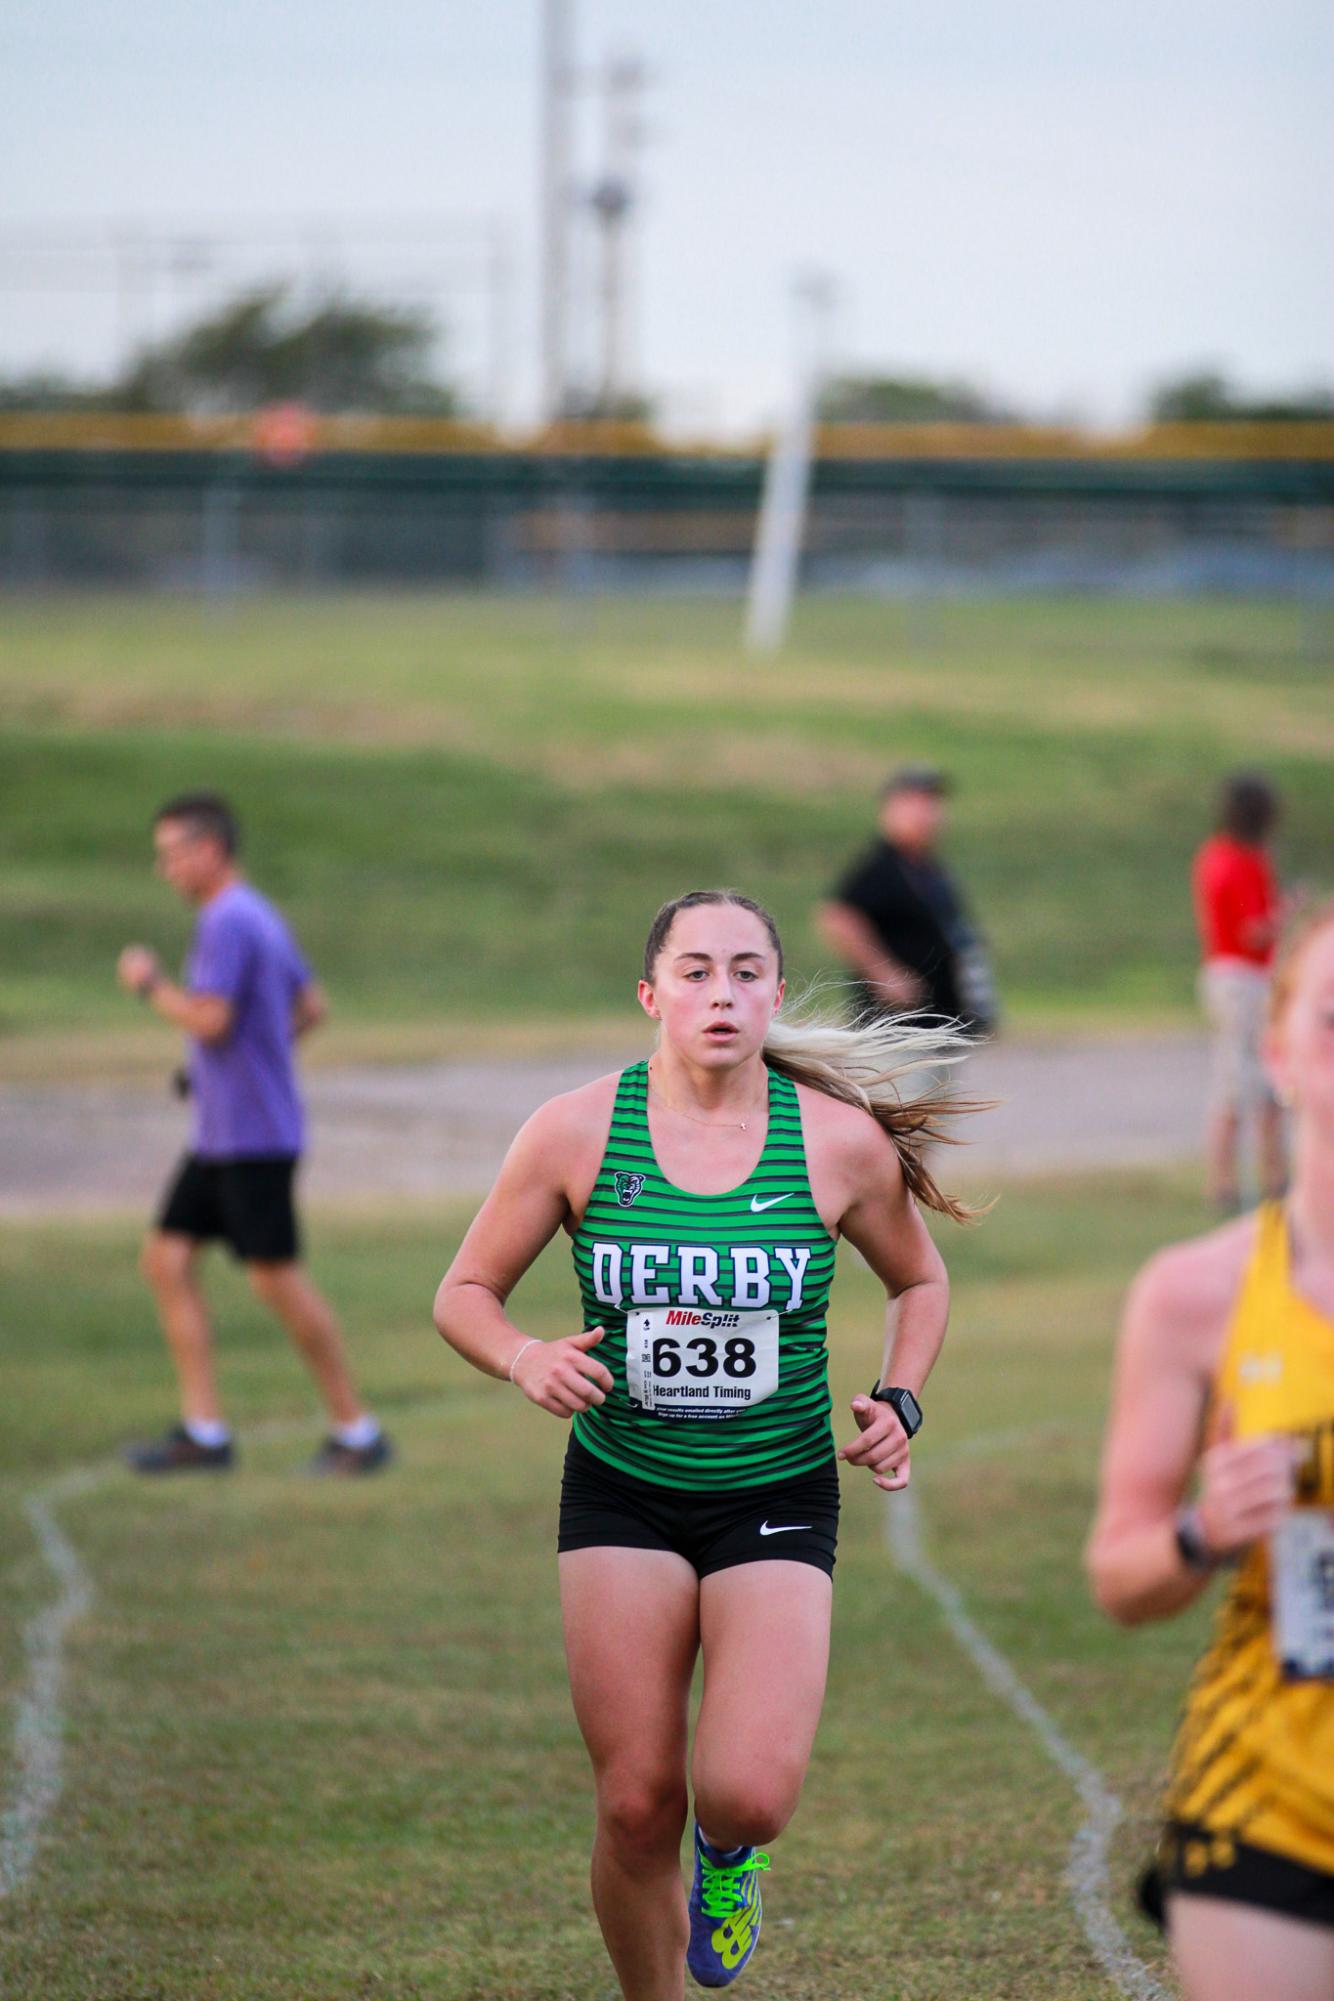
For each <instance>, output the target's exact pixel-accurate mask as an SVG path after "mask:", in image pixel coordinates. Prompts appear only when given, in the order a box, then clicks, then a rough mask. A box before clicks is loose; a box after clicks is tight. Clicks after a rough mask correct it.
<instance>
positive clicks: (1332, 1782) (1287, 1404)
mask: <svg viewBox="0 0 1334 2001" xmlns="http://www.w3.org/2000/svg"><path fill="white" fill-rule="evenodd" d="M1288 1259H1289V1251H1288V1232H1287V1223H1286V1218H1285V1216H1284V1213H1283V1210H1282V1208H1281V1206H1279V1205H1278V1204H1272V1205H1269V1206H1266V1207H1265V1208H1263V1209H1262V1210H1261V1211H1260V1214H1259V1218H1258V1235H1257V1238H1256V1244H1255V1250H1254V1253H1253V1255H1252V1258H1251V1261H1250V1264H1249V1265H1248V1267H1247V1271H1246V1275H1245V1278H1244V1280H1243V1283H1242V1288H1241V1293H1240V1296H1239V1298H1238V1300H1237V1304H1236V1307H1235V1308H1234V1310H1233V1314H1232V1320H1231V1324H1230V1326H1229V1329H1228V1334H1227V1339H1226V1342H1225V1344H1224V1349H1223V1355H1222V1359H1221V1361H1220V1364H1219V1368H1218V1373H1217V1377H1216V1380H1215V1386H1214V1399H1213V1408H1214V1410H1215V1411H1217V1410H1220V1409H1222V1408H1223V1406H1224V1405H1230V1406H1231V1407H1232V1410H1233V1412H1234V1414H1235V1415H1234V1433H1235V1436H1236V1437H1238V1438H1241V1439H1245V1438H1257V1437H1262V1436H1266V1435H1270V1434H1273V1433H1278V1432H1287V1433H1290V1434H1291V1435H1293V1436H1294V1437H1296V1438H1298V1439H1300V1440H1301V1442H1302V1444H1303V1446H1304V1448H1305V1449H1304V1452H1303V1456H1302V1461H1301V1466H1300V1470H1299V1474H1298V1491H1297V1503H1298V1506H1299V1507H1309V1508H1325V1509H1334V1321H1331V1320H1329V1319H1327V1318H1326V1317H1325V1316H1324V1315H1323V1314H1321V1313H1319V1312H1317V1310H1316V1308H1315V1307H1314V1306H1312V1305H1311V1304H1310V1303H1309V1301H1307V1300H1305V1299H1303V1298H1302V1297H1301V1296H1300V1295H1299V1294H1298V1293H1296V1292H1295V1291H1294V1290H1293V1286H1292V1281H1291V1275H1290V1272H1289V1264H1288ZM1271 1561H1272V1559H1271V1554H1270V1551H1269V1549H1268V1548H1267V1547H1266V1546H1264V1545H1257V1546H1256V1547H1254V1548H1253V1549H1251V1550H1250V1552H1249V1553H1248V1555H1247V1556H1246V1558H1245V1560H1244V1562H1243V1563H1242V1564H1241V1566H1240V1568H1239V1569H1238V1570H1237V1571H1236V1572H1235V1573H1234V1575H1233V1577H1232V1580H1231V1585H1230V1588H1229V1590H1228V1595H1227V1598H1226V1599H1225V1601H1224V1603H1223V1605H1222V1606H1221V1607H1220V1610H1219V1615H1218V1620H1217V1624H1216V1626H1215V1629H1214V1634H1213V1639H1212V1642H1211V1644H1210V1647H1209V1650H1208V1652H1207V1653H1206V1654H1205V1656H1204V1658H1203V1660H1202V1661H1201V1662H1200V1664H1199V1666H1198V1668H1197V1669H1196V1671H1195V1675H1194V1678H1193V1680H1192V1682H1191V1685H1190V1689H1189V1692H1188V1694H1187V1698H1186V1707H1185V1713H1184V1716H1183V1718H1182V1722H1181V1727H1180V1731H1179V1733H1178V1737H1177V1741H1176V1746H1175V1750H1174V1752H1173V1758H1172V1770H1171V1777H1170V1780H1169V1784H1168V1790H1167V1798H1166V1808H1167V1818H1168V1822H1169V1826H1173V1825H1175V1827H1176V1828H1177V1829H1178V1830H1182V1829H1189V1830H1190V1832H1189V1835H1187V1836H1185V1846H1186V1851H1187V1852H1185V1853H1183V1854H1181V1855H1179V1856H1176V1857H1174V1858H1173V1861H1174V1863H1175V1867H1176V1871H1177V1872H1179V1876H1178V1880H1181V1879H1184V1882H1185V1883H1187V1884H1188V1883H1189V1880H1190V1878H1191V1877H1192V1876H1195V1877H1199V1876H1202V1875H1204V1874H1205V1873H1206V1872H1208V1871H1212V1870H1216V1869H1223V1870H1226V1869H1228V1868H1229V1867H1230V1866H1231V1863H1232V1860H1233V1857H1234V1854H1235V1849H1236V1845H1237V1844H1246V1845H1247V1846H1248V1847H1253V1848H1260V1849H1268V1850H1270V1851H1272V1852H1274V1853H1275V1854H1278V1855H1281V1856H1284V1857H1287V1858H1289V1859H1291V1860H1292V1861H1294V1862H1298V1863H1301V1864H1303V1865H1304V1866H1305V1867H1306V1868H1309V1869H1316V1870H1320V1871H1322V1872H1324V1873H1326V1874H1329V1875H1331V1876H1334V1682H1331V1681H1328V1680H1321V1681H1295V1680H1291V1679H1289V1678H1288V1677H1287V1676H1285V1674H1284V1671H1283V1668H1282V1664H1281V1662H1280V1660H1279V1655H1278V1649H1277V1647H1276V1645H1275V1640H1274V1630H1273V1609H1274V1608H1273V1592H1272V1583H1273V1580H1272V1576H1271ZM1170 1838H1171V1837H1170V1836H1169V1839H1170ZM1178 1838H1181V1837H1180V1836H1178Z"/></svg>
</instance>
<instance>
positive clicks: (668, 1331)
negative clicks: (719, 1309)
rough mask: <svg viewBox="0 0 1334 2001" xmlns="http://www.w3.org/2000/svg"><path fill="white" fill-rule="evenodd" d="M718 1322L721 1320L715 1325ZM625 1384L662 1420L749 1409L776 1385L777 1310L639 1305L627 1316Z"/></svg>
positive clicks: (733, 1413) (711, 1416)
mask: <svg viewBox="0 0 1334 2001" xmlns="http://www.w3.org/2000/svg"><path fill="white" fill-rule="evenodd" d="M720 1321H721V1323H722V1324H721V1325H719V1322H720ZM625 1339H626V1349H625V1374H626V1388H627V1389H628V1391H629V1394H630V1396H631V1398H632V1400H633V1401H634V1402H635V1403H637V1404H638V1405H639V1407H640V1409H641V1410H645V1411H651V1412H652V1413H653V1415H654V1416H655V1417H660V1418H674V1417H676V1418H693V1419H706V1420H709V1419H716V1418H728V1417H735V1416H737V1414H738V1412H741V1411H746V1410H753V1409H754V1408H755V1405H756V1404H758V1403H763V1402H764V1399H765V1398H766V1397H771V1396H772V1395H773V1393H774V1391H775V1390H776V1389H777V1388H778V1315H777V1313H775V1312H773V1311H772V1310H770V1311H769V1312H762V1313H719V1314H716V1315H713V1314H707V1313H706V1312H705V1311H704V1310H698V1311H692V1310H691V1309H689V1308H687V1307H679V1306H675V1307H672V1306H658V1307H648V1308H643V1307H636V1308H634V1309H632V1311H631V1312H630V1313H629V1314H628V1315H627V1316H626V1328H625Z"/></svg>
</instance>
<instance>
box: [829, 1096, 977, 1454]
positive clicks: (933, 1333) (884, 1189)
mask: <svg viewBox="0 0 1334 2001" xmlns="http://www.w3.org/2000/svg"><path fill="white" fill-rule="evenodd" d="M868 1125H869V1121H868ZM858 1151H859V1162H858V1175H857V1191H856V1194H855V1196H854V1198H853V1200H852V1202H851V1204H850V1205H849V1207H848V1208H847V1209H846V1210H845V1211H844V1214H843V1216H842V1217H841V1219H840V1224H839V1227H840V1230H841V1231H842V1234H843V1235H844V1236H845V1237H846V1238H847V1239H848V1241H849V1242H850V1243H852V1244H854V1245H855V1246H856V1248H857V1249H858V1250H859V1251H860V1252H861V1254H862V1256H863V1257H864V1258H865V1259H866V1262H867V1264H868V1265H870V1267H871V1270H872V1271H873V1272H874V1273H875V1275H876V1277H877V1278H878V1279H879V1280H880V1281H881V1283H882V1284H883V1286H884V1288H885V1291H886V1293H887V1294H888V1298H889V1304H888V1308H887V1311H886V1315H885V1343H884V1350H883V1353H882V1356H881V1362H880V1371H879V1379H880V1381H881V1383H883V1384H884V1385H885V1386H886V1387H893V1388H895V1389H905V1390H911V1391H912V1393H913V1395H914V1396H920V1395H921V1392H922V1389H923V1387H924V1385H925V1383H926V1379H927V1377H928V1376H929V1375H930V1373H931V1370H932V1368H933V1367H934V1366H935V1360H936V1357H937V1355H938V1354H939V1353H940V1348H941V1343H942V1342H943V1341H944V1339H945V1328H946V1325H947V1323H948V1320H949V1306H950V1287H949V1278H948V1275H947V1273H946V1271H945V1264H944V1260H943V1259H942V1257H941V1255H940V1252H939V1251H938V1250H937V1249H936V1247H935V1244H934V1243H933V1242H932V1240H931V1236H930V1233H929V1231H928V1230H927V1227H926V1224H925V1223H924V1222H923V1221H922V1217H921V1212H920V1211H919V1209H918V1207H917V1204H916V1202H915V1201H914V1200H913V1198H912V1195H911V1193H910V1192H909V1189H908V1185H907V1183H906V1182H905V1180H904V1178H903V1169H902V1167H901V1166H900V1165H899V1157H898V1154H897V1153H896V1152H895V1149H894V1145H893V1142H892V1141H891V1140H890V1139H889V1138H888V1136H887V1135H886V1134H885V1133H883V1132H882V1131H881V1130H880V1129H879V1127H874V1128H872V1130H871V1131H870V1132H866V1131H864V1132H863V1135H862V1138H861V1140H860V1143H859V1149H858ZM852 1414H853V1417H854V1418H855V1419H856V1421H857V1427H858V1433H859V1436H858V1437H857V1438H856V1439H854V1440H853V1441H852V1443H851V1444H849V1445H846V1446H844V1447H843V1449H842V1451H841V1452H840V1454H839V1457H840V1458H841V1459H845V1460H846V1461H847V1462H848V1464H849V1465H850V1466H867V1467H869V1468H870V1470H871V1472H872V1474H873V1476H874V1478H875V1483H876V1485H877V1487H883V1488H884V1490H885V1491H886V1493H896V1492H897V1491H898V1490H899V1489H900V1488H902V1487H906V1486H907V1484H908V1479H909V1473H910V1465H909V1460H910V1450H909V1440H908V1437H907V1435H906V1433H905V1432H904V1429H903V1426H902V1425H901V1424H900V1423H899V1420H898V1417H897V1415H896V1414H895V1412H894V1411H893V1410H892V1409H891V1408H890V1406H889V1405H888V1404H883V1403H875V1402H873V1401H872V1399H871V1398H870V1397H869V1396H856V1397H854V1398H853V1399H852Z"/></svg>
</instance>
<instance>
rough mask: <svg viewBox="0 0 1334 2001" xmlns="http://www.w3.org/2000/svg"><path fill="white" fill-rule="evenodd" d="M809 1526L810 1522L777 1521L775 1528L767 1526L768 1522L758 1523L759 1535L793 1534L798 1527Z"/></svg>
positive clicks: (804, 1527)
mask: <svg viewBox="0 0 1334 2001" xmlns="http://www.w3.org/2000/svg"><path fill="white" fill-rule="evenodd" d="M810 1527H811V1523H810V1522H780V1523H778V1525H777V1526H776V1527H775V1528H770V1526H769V1524H768V1522H761V1523H760V1534H761V1535H794V1534H795V1533H796V1531H797V1530H798V1529H808V1528H810Z"/></svg>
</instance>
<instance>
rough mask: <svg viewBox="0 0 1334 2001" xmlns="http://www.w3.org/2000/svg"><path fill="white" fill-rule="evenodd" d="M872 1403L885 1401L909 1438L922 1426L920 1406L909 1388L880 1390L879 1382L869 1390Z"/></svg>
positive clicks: (913, 1436) (915, 1434) (914, 1435)
mask: <svg viewBox="0 0 1334 2001" xmlns="http://www.w3.org/2000/svg"><path fill="white" fill-rule="evenodd" d="M871 1402H872V1403H887V1404H888V1405H889V1407H890V1409H891V1410H892V1411H893V1413H894V1415H895V1417H896V1418H897V1419H898V1421H899V1423H900V1424H901V1425H902V1426H903V1429H904V1431H905V1432H906V1433H907V1435H908V1437H909V1438H916V1436H917V1434H918V1432H919V1431H920V1430H921V1428H922V1406H921V1405H920V1404H919V1403H918V1401H917V1399H916V1397H915V1396H914V1395H913V1393H912V1391H911V1390H895V1389H888V1390H882V1389H881V1387H880V1385H879V1383H877V1384H876V1386H875V1388H874V1389H873V1390H872V1391H871Z"/></svg>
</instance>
